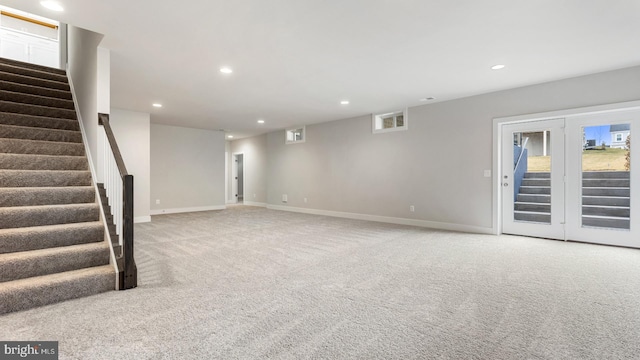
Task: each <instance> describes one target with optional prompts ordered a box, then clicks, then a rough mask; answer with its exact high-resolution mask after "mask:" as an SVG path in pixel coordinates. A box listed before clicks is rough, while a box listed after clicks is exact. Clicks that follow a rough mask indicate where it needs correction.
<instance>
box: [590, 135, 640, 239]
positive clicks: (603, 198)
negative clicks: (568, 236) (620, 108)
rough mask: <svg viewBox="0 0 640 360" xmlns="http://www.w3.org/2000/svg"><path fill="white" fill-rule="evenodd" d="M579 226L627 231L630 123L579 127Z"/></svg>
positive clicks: (629, 209)
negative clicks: (580, 171) (580, 162)
mask: <svg viewBox="0 0 640 360" xmlns="http://www.w3.org/2000/svg"><path fill="white" fill-rule="evenodd" d="M582 137H583V149H582V184H581V185H582V209H581V210H582V216H581V220H582V226H583V227H596V228H610V229H622V230H629V228H630V224H631V218H630V216H631V208H630V205H631V204H630V202H631V198H630V194H631V183H630V179H631V177H630V169H631V163H630V161H631V158H630V146H631V125H630V124H613V125H611V124H602V125H600V124H599V125H593V126H583V127H582Z"/></svg>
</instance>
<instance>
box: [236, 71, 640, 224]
mask: <svg viewBox="0 0 640 360" xmlns="http://www.w3.org/2000/svg"><path fill="white" fill-rule="evenodd" d="M638 99H640V67H633V68H628V69H623V70H617V71H611V72H606V73H600V74H594V75H589V76H583V77H578V78H573V79H567V80H561V81H555V82H550V83H545V84H540V85H534V86H528V87H523V88H518V89H512V90H506V91H500V92H495V93H490V94H484V95H478V96H473V97H469V98H464V99H459V100H453V101H447V102H441V103H435V104H431V105H425V106H419V107H414V108H410V109H409V130H408V131H400V132H393V133H385V134H376V135H373V134H372V133H371V118H370V115H365V116H361V117H357V118H353V119H346V120H340V121H334V122H330V123H323V124H317V125H311V126H307V129H306V131H307V140H306V142H305V143H301V144H292V145H285V139H284V131H277V132H272V133H269V134H268V135H267V152H268V160H267V164H268V166H267V169H268V170H267V181H266V184H267V185H268V188H267V193H268V199H267V201H268V204H270V205H281V206H292V207H298V208H309V209H319V210H329V211H339V212H349V213H357V214H368V215H378V216H388V217H398V218H407V219H418V220H425V221H430V222H437V223H442V224H457V225H462V226H467V227H471V228H478V229H482V228H485V229H490V228H491V227H492V211H493V209H492V188H493V187H492V179H491V178H487V177H484V175H483V172H484V170H489V169H491V167H492V156H493V155H492V149H493V145H492V141H493V135H494V134H493V130H492V129H493V127H492V126H493V118H496V117H506V116H513V115H522V114H530V113H539V112H546V111H553V110H561V109H570V108H578V107H585V106H593V105H600V104H609V103H616V102H624V101H632V100H638ZM246 141H247V142H251V143H252V144H254V145H255V146H256V147H257V146H258V141H256V139H255V138H252V139H247V140H246ZM234 143H235V141H234ZM245 146H249V144H245ZM247 193H248V191H247ZM282 194H287V195H288V200H289V201H288V203H287V204H284V203H282V201H281V196H282ZM304 197H306V198H308V203H304V202H303V198H304ZM410 205H414V206H415V212H410V211H409V206H410Z"/></svg>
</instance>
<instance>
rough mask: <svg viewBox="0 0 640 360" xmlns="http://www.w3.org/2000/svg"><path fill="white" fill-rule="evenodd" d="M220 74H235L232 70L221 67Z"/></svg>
mask: <svg viewBox="0 0 640 360" xmlns="http://www.w3.org/2000/svg"><path fill="white" fill-rule="evenodd" d="M220 72H221V73H223V74H231V73H232V72H233V70H231V68H229V67H226V66H225V67H221V68H220Z"/></svg>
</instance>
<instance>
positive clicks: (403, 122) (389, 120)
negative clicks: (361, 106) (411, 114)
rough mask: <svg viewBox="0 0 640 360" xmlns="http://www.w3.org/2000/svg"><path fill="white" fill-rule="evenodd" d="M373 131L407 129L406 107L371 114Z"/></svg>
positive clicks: (375, 132)
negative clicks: (400, 109)
mask: <svg viewBox="0 0 640 360" xmlns="http://www.w3.org/2000/svg"><path fill="white" fill-rule="evenodd" d="M372 121H373V133H374V134H377V133H383V132H389V131H401V130H407V128H408V125H409V124H408V121H409V118H408V116H407V109H404V110H402V111H394V112H389V113H384V114H378V115H373V116H372Z"/></svg>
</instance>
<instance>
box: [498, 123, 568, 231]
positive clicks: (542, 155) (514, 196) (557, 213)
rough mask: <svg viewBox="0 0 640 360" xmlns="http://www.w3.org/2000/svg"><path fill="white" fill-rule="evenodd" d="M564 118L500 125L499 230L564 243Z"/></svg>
mask: <svg viewBox="0 0 640 360" xmlns="http://www.w3.org/2000/svg"><path fill="white" fill-rule="evenodd" d="M564 162H565V154H564V119H553V120H541V121H530V122H525V123H516V124H504V125H502V175H501V185H502V209H503V211H502V232H503V233H507V234H516V235H525V236H535V237H544V238H549V239H560V240H564V239H565V230H564V223H565V204H564V202H565V194H564V193H565V187H564V179H565V169H564Z"/></svg>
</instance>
